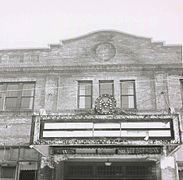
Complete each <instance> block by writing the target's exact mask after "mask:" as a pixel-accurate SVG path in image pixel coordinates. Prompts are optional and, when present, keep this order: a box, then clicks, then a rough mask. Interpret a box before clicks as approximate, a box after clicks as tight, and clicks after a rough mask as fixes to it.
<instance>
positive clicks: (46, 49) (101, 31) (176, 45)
mask: <svg viewBox="0 0 183 180" xmlns="http://www.w3.org/2000/svg"><path fill="white" fill-rule="evenodd" d="M110 32H113V33H118V34H124V35H126V36H131V37H134V38H138V39H144V40H149V41H150V42H151V43H152V44H159V45H162V46H163V47H182V44H166V42H165V41H153V40H152V38H150V37H143V36H137V35H133V34H130V33H126V32H123V31H119V30H113V29H101V30H96V31H93V32H88V33H86V34H84V35H80V36H77V37H74V38H70V39H64V40H60V43H58V44H48V48H46V47H45V48H19V49H17V48H15V49H14V48H12V49H0V52H7V51H49V50H50V49H52V47H54V46H55V47H56V46H57V47H59V46H62V45H63V44H64V43H69V42H72V41H76V40H79V39H83V38H86V37H90V36H92V35H94V34H97V33H110Z"/></svg>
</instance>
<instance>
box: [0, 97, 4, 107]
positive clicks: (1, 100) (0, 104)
mask: <svg viewBox="0 0 183 180" xmlns="http://www.w3.org/2000/svg"><path fill="white" fill-rule="evenodd" d="M2 109H3V98H1V97H0V110H2Z"/></svg>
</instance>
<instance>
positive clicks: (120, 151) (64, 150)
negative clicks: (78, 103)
mask: <svg viewBox="0 0 183 180" xmlns="http://www.w3.org/2000/svg"><path fill="white" fill-rule="evenodd" d="M162 152H163V151H162V146H123V147H117V148H102V147H97V148H96V147H95V148H94V147H93V148H91V147H88V148H86V147H84V148H80V147H79V148H74V147H55V148H53V154H117V155H137V154H162Z"/></svg>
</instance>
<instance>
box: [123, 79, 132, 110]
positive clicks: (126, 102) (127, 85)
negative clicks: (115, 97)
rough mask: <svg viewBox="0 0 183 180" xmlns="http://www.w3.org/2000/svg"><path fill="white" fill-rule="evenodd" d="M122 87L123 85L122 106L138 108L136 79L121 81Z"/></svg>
mask: <svg viewBox="0 0 183 180" xmlns="http://www.w3.org/2000/svg"><path fill="white" fill-rule="evenodd" d="M120 87H121V108H124V109H135V108H136V100H135V99H136V97H135V81H133V80H130V81H128V80H126V81H120Z"/></svg>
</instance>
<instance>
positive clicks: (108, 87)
mask: <svg viewBox="0 0 183 180" xmlns="http://www.w3.org/2000/svg"><path fill="white" fill-rule="evenodd" d="M103 94H109V95H112V96H114V83H113V81H111V80H102V81H99V95H100V96H101V95H103Z"/></svg>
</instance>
